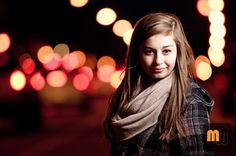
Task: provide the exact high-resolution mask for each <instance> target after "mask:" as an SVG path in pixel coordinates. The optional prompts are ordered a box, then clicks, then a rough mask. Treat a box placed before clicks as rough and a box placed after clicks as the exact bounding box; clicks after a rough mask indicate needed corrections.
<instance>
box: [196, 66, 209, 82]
mask: <svg viewBox="0 0 236 156" xmlns="http://www.w3.org/2000/svg"><path fill="white" fill-rule="evenodd" d="M196 74H197V77H198V78H199V79H201V80H203V81H205V80H207V79H209V78H210V77H211V75H212V68H211V66H210V65H209V64H208V63H206V62H199V63H198V65H197V67H196Z"/></svg>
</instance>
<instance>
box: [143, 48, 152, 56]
mask: <svg viewBox="0 0 236 156" xmlns="http://www.w3.org/2000/svg"><path fill="white" fill-rule="evenodd" d="M152 53H153V50H151V49H145V50H144V54H146V55H151V54H152Z"/></svg>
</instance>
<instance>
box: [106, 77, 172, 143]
mask: <svg viewBox="0 0 236 156" xmlns="http://www.w3.org/2000/svg"><path fill="white" fill-rule="evenodd" d="M172 79H173V72H172V73H171V74H170V75H169V76H167V77H166V78H164V79H162V80H160V81H158V82H157V83H155V84H154V85H152V86H150V87H148V88H146V89H145V90H143V91H142V92H141V93H140V94H138V95H137V96H136V97H135V98H134V99H133V100H131V101H130V102H129V103H128V104H127V105H126V106H125V107H124V111H125V114H127V116H126V117H125V118H121V117H120V115H119V114H116V115H115V116H114V117H113V118H112V121H111V128H112V132H113V134H114V137H115V140H116V141H124V140H127V139H130V138H131V137H133V136H135V135H137V134H139V133H141V132H142V131H144V130H146V129H147V128H149V127H151V126H153V125H154V124H156V123H157V120H158V116H159V115H160V113H161V110H162V108H163V106H164V104H165V103H166V100H167V98H168V96H169V93H170V90H171V84H172Z"/></svg>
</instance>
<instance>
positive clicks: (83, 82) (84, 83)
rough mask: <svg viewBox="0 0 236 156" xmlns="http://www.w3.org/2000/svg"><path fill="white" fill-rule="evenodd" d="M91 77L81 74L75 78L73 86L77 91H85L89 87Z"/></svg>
mask: <svg viewBox="0 0 236 156" xmlns="http://www.w3.org/2000/svg"><path fill="white" fill-rule="evenodd" d="M89 82H90V80H89V77H88V76H87V75H86V74H84V73H79V74H77V75H76V76H75V77H74V78H73V85H74V87H75V88H76V89H77V90H80V91H84V90H86V89H87V88H88V86H89Z"/></svg>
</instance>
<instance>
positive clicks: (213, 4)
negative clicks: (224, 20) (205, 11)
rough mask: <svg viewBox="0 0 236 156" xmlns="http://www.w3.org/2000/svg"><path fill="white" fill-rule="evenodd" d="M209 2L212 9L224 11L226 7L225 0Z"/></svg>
mask: <svg viewBox="0 0 236 156" xmlns="http://www.w3.org/2000/svg"><path fill="white" fill-rule="evenodd" d="M208 4H209V7H210V8H211V9H212V10H218V11H222V10H223V8H224V1H223V0H208Z"/></svg>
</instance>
